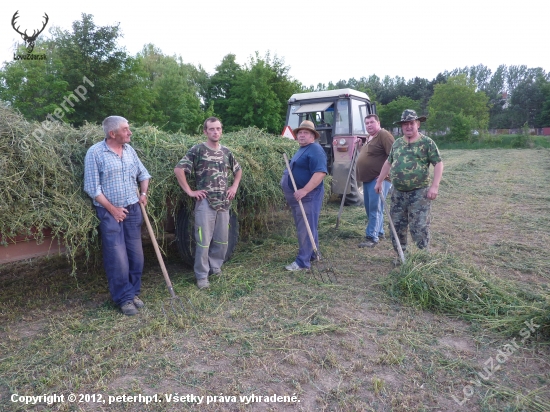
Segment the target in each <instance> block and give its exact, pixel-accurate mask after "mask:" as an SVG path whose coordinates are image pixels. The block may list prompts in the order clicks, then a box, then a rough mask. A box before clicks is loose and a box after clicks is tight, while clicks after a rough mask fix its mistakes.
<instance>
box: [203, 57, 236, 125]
mask: <svg viewBox="0 0 550 412" xmlns="http://www.w3.org/2000/svg"><path fill="white" fill-rule="evenodd" d="M236 58H237V57H236V56H235V55H234V54H228V55H226V56H225V57H224V58H223V59H222V61H221V63H220V64H219V65H218V66H216V73H214V75H213V76H211V77H210V79H209V82H208V86H207V93H206V96H205V100H206V103H207V105H208V106H210V105H213V108H214V112H215V113H216V115H217V116H219V117H220V119H221V120H222V122H223V124H224V126H225V127H226V129H227V128H228V127H230V126H231V125H232V124H235V125H237V124H239V119H232V118H231V116H230V115H229V113H228V108H229V105H230V100H231V98H232V89H233V87H234V86H235V84H236V82H237V78H238V77H239V75H240V74H241V72H242V69H241V66H240V65H239V64H238V63H237V62H236Z"/></svg>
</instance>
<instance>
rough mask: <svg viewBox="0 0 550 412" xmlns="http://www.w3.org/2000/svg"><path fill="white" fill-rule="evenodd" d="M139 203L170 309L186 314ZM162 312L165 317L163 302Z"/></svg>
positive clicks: (145, 213) (144, 212)
mask: <svg viewBox="0 0 550 412" xmlns="http://www.w3.org/2000/svg"><path fill="white" fill-rule="evenodd" d="M139 205H140V206H141V214H142V215H143V219H144V220H145V225H146V226H147V231H148V232H149V237H150V238H151V241H152V242H153V246H154V248H155V253H156V255H157V259H158V261H159V265H160V268H161V270H162V274H163V276H164V280H165V281H166V287H168V291H169V292H170V310H171V311H172V313H173V314H174V315H176V316H178V315H182V314H187V311H186V310H185V306H184V305H183V302H182V300H181V299H180V298H179V296H176V294H175V293H174V288H173V287H172V282H170V277H169V276H168V271H167V270H166V266H165V265H164V260H163V259H162V255H161V253H160V248H159V245H158V243H157V239H156V238H155V232H153V228H152V227H151V222H150V221H149V217H148V216H147V211H146V210H145V206H144V205H143V203H141V202H140V203H139ZM187 302H188V303H189V306H190V307H191V309H192V310H193V311H194V312H195V313H196V310H195V308H194V307H193V305H192V304H191V301H190V300H189V299H187ZM162 312H163V313H164V316H165V317H168V313H167V310H166V308H165V304H164V302H163V303H162Z"/></svg>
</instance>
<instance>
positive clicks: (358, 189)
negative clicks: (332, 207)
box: [342, 156, 365, 206]
mask: <svg viewBox="0 0 550 412" xmlns="http://www.w3.org/2000/svg"><path fill="white" fill-rule="evenodd" d="M357 157H358V156H356V158H355V162H354V163H353V166H352V171H351V176H350V179H349V180H350V193H348V194H347V195H342V196H346V200H344V205H345V206H363V203H364V201H365V198H364V197H363V184H362V183H360V182H357V175H356V173H355V168H356V166H357Z"/></svg>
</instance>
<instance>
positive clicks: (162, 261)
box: [138, 190, 176, 298]
mask: <svg viewBox="0 0 550 412" xmlns="http://www.w3.org/2000/svg"><path fill="white" fill-rule="evenodd" d="M138 198H139V190H138ZM138 203H139V205H140V206H141V214H142V215H143V220H145V225H146V226H147V231H148V232H149V237H150V238H151V241H152V242H153V247H154V248H155V253H156V254H157V259H158V261H159V265H160V268H161V270H162V274H163V276H164V280H165V281H166V286H167V287H168V291H169V292H170V296H172V297H173V298H175V297H176V294H175V293H174V288H173V287H172V282H170V277H169V276H168V271H167V270H166V266H164V260H163V259H162V255H161V253H160V248H159V245H158V243H157V238H156V237H155V232H153V228H152V226H151V222H150V221H149V216H147V211H146V210H145V206H144V205H143V203H141V202H138Z"/></svg>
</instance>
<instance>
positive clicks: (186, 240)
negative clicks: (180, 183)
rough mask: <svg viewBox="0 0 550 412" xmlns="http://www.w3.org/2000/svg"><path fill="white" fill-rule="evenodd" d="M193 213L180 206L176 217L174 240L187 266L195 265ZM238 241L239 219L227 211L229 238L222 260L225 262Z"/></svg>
mask: <svg viewBox="0 0 550 412" xmlns="http://www.w3.org/2000/svg"><path fill="white" fill-rule="evenodd" d="M194 227H195V214H194V212H193V210H191V209H187V208H185V207H181V208H180V210H179V212H178V216H177V218H176V240H177V245H178V251H179V253H180V255H181V258H182V259H183V263H185V264H186V265H187V266H189V267H193V266H194V265H195V245H196V242H195V235H194ZM238 241H239V219H238V218H237V215H236V214H235V213H234V212H233V211H232V210H230V211H229V239H228V246H227V253H226V254H225V260H224V262H227V261H228V260H229V259H230V258H231V256H232V255H233V252H234V251H235V247H236V246H237V243H238Z"/></svg>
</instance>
